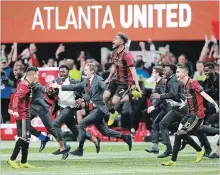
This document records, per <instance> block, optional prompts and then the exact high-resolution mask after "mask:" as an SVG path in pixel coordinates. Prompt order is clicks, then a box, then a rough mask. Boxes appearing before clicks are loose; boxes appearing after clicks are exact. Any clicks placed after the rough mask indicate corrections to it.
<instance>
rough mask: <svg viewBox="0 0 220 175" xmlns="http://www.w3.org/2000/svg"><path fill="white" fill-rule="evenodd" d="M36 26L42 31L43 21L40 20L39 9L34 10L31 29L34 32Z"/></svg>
mask: <svg viewBox="0 0 220 175" xmlns="http://www.w3.org/2000/svg"><path fill="white" fill-rule="evenodd" d="M37 25H39V26H40V28H41V30H44V23H43V19H42V16H41V12H40V8H39V7H37V8H36V10H35V14H34V20H33V23H32V27H31V29H32V30H35V28H36V26H37Z"/></svg>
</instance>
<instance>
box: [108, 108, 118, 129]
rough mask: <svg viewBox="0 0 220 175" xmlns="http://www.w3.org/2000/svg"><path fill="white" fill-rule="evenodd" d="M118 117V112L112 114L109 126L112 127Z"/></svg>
mask: <svg viewBox="0 0 220 175" xmlns="http://www.w3.org/2000/svg"><path fill="white" fill-rule="evenodd" d="M117 116H118V112H117V111H115V113H114V114H110V116H109V120H108V126H111V125H113V123H114V121H115V118H116V117H117Z"/></svg>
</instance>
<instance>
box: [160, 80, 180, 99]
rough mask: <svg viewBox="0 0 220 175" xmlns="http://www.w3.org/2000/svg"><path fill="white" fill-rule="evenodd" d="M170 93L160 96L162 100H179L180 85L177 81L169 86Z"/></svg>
mask: <svg viewBox="0 0 220 175" xmlns="http://www.w3.org/2000/svg"><path fill="white" fill-rule="evenodd" d="M168 88H169V92H168V93H163V94H161V95H160V99H174V100H175V99H178V91H179V83H178V82H177V81H174V82H172V83H171V82H170V85H169V86H168Z"/></svg>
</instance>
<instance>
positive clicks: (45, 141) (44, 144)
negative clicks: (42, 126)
mask: <svg viewBox="0 0 220 175" xmlns="http://www.w3.org/2000/svg"><path fill="white" fill-rule="evenodd" d="M49 140H50V139H49V137H46V139H45V140H43V141H41V145H40V148H39V152H41V151H43V150H44V148H45V146H46V144H47V142H48V141H49Z"/></svg>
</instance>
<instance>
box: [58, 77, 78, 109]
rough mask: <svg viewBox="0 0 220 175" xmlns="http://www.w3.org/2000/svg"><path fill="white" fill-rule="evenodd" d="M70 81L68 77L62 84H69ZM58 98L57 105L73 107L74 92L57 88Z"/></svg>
mask: <svg viewBox="0 0 220 175" xmlns="http://www.w3.org/2000/svg"><path fill="white" fill-rule="evenodd" d="M69 84H70V81H69V78H67V79H66V80H65V81H64V82H63V84H62V85H69ZM58 96H59V100H58V105H59V106H60V107H62V108H66V107H68V106H70V107H71V108H73V107H74V106H75V102H76V100H75V97H76V95H75V93H74V91H62V89H59V94H58Z"/></svg>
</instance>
